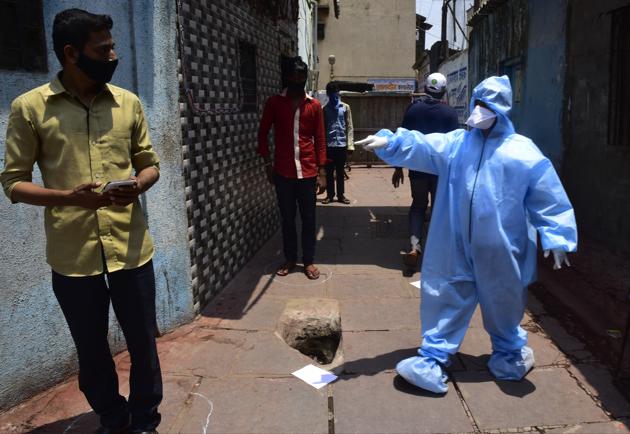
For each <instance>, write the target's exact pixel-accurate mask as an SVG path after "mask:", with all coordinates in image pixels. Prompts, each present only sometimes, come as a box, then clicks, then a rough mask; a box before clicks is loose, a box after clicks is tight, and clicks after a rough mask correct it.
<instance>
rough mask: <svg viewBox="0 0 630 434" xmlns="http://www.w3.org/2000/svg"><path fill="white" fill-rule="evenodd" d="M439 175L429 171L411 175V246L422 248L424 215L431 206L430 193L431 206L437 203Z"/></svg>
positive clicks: (417, 248)
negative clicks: (436, 192) (436, 190)
mask: <svg viewBox="0 0 630 434" xmlns="http://www.w3.org/2000/svg"><path fill="white" fill-rule="evenodd" d="M437 180H438V177H437V176H435V175H430V174H428V173H416V174H414V175H413V176H410V177H409V184H410V185H411V197H412V198H413V201H412V202H411V207H410V208H409V234H410V239H411V248H412V249H416V250H418V251H420V250H421V247H420V243H421V240H422V230H423V228H424V215H425V213H426V211H427V207H428V206H429V193H431V206H433V204H434V203H435V189H436V188H437Z"/></svg>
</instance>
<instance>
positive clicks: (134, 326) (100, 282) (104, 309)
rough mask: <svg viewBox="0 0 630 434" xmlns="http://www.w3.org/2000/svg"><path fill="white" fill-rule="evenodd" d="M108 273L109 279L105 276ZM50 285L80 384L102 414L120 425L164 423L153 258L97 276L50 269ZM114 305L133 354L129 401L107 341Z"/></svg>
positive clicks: (110, 425) (103, 418) (143, 426)
mask: <svg viewBox="0 0 630 434" xmlns="http://www.w3.org/2000/svg"><path fill="white" fill-rule="evenodd" d="M106 276H107V277H106ZM52 284H53V291H54V292H55V296H56V297H57V300H58V301H59V305H60V306H61V310H62V311H63V314H64V316H65V317H66V321H67V322H68V326H69V327H70V333H71V334H72V338H73V339H74V343H75V345H76V348H77V354H78V356H79V388H80V389H81V391H82V392H83V394H84V395H85V397H86V398H87V400H88V402H89V403H90V405H91V406H92V408H93V409H94V412H95V413H96V414H98V415H99V416H100V418H101V424H102V425H103V426H105V427H108V428H117V427H120V426H121V425H125V424H126V423H127V422H128V421H129V415H130V414H131V422H132V426H133V428H134V429H141V430H152V429H155V428H156V427H157V426H158V425H159V423H160V418H161V416H160V413H158V411H157V409H158V405H159V404H160V402H161V401H162V375H161V373H160V362H159V360H158V354H157V347H156V344H155V336H156V335H157V324H156V319H155V277H154V275H153V262H152V261H149V262H148V263H147V264H145V265H143V266H141V267H138V268H134V269H131V270H121V271H116V272H113V273H107V274H106V275H105V274H99V275H97V276H86V277H67V276H63V275H61V274H58V273H56V272H54V271H53V272H52ZM110 300H111V303H112V306H113V308H114V312H115V314H116V318H117V319H118V323H119V324H120V327H121V328H122V331H123V334H124V335H125V340H126V341H127V348H128V349H129V354H130V356H131V372H130V378H129V383H130V390H131V392H130V394H129V402H127V400H125V398H124V397H122V396H121V395H120V394H119V393H118V376H117V375H116V367H115V365H114V361H113V359H112V355H111V352H110V349H109V344H108V342H107V331H108V328H109V303H110Z"/></svg>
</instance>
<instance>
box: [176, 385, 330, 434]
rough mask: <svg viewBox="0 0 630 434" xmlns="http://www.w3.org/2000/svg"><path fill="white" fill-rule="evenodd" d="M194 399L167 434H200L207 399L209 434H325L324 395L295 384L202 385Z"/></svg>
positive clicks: (325, 401) (205, 415) (320, 391)
mask: <svg viewBox="0 0 630 434" xmlns="http://www.w3.org/2000/svg"><path fill="white" fill-rule="evenodd" d="M195 393H198V394H200V395H203V396H199V395H193V397H194V399H193V401H192V403H191V405H190V410H189V411H188V412H187V413H186V414H185V415H184V417H182V423H181V426H179V427H177V429H174V430H173V431H172V432H177V433H182V434H183V433H186V434H189V433H201V432H204V430H203V428H204V426H205V425H206V420H207V417H208V413H209V411H210V405H209V404H208V402H207V401H206V399H208V400H210V402H212V414H211V415H210V423H209V427H208V431H207V432H208V433H238V434H241V433H322V434H325V433H326V434H327V433H328V399H327V389H326V388H323V389H320V390H316V389H314V388H313V387H311V386H309V385H308V384H306V383H304V382H303V381H301V380H299V379H297V378H229V379H220V380H211V379H203V380H202V382H201V385H200V386H199V388H198V389H197V390H196V391H195ZM204 397H205V398H206V399H204Z"/></svg>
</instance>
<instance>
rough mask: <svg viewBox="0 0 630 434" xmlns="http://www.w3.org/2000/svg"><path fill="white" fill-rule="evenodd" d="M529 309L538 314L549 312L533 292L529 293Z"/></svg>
mask: <svg viewBox="0 0 630 434" xmlns="http://www.w3.org/2000/svg"><path fill="white" fill-rule="evenodd" d="M527 310H528V311H529V312H531V313H532V314H533V315H536V316H538V315H544V314H545V313H547V311H546V310H545V306H543V304H542V303H541V302H540V300H538V298H536V296H535V295H534V294H532V293H531V292H530V293H529V294H527Z"/></svg>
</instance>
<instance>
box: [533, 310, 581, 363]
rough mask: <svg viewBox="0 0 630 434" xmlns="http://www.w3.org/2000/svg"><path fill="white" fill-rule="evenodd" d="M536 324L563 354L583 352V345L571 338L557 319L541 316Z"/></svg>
mask: <svg viewBox="0 0 630 434" xmlns="http://www.w3.org/2000/svg"><path fill="white" fill-rule="evenodd" d="M538 324H539V325H540V327H541V328H542V329H543V331H544V332H545V333H546V334H547V336H549V337H550V338H551V339H552V340H553V341H554V343H555V344H556V345H557V346H558V347H560V349H561V350H562V351H564V352H565V353H568V354H571V353H572V352H573V351H581V350H584V348H585V346H584V343H583V342H581V341H580V340H579V339H577V338H576V337H574V336H571V335H570V334H569V333H568V332H567V331H566V330H565V328H564V327H563V326H562V324H560V322H559V321H558V320H557V319H555V318H552V317H550V316H543V317H541V318H540V319H539V320H538Z"/></svg>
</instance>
